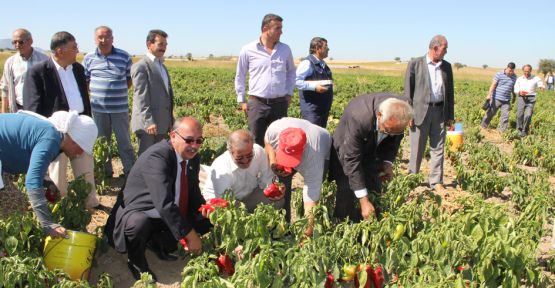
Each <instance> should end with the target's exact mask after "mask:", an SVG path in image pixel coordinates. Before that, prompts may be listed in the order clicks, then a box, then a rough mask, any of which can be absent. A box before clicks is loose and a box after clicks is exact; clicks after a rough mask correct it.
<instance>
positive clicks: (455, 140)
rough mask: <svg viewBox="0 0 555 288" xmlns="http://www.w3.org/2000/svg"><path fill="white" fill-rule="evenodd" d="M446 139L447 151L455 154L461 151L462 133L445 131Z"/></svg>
mask: <svg viewBox="0 0 555 288" xmlns="http://www.w3.org/2000/svg"><path fill="white" fill-rule="evenodd" d="M447 139H448V142H449V143H450V144H449V150H451V151H452V152H456V151H459V150H461V148H462V144H463V132H462V131H447Z"/></svg>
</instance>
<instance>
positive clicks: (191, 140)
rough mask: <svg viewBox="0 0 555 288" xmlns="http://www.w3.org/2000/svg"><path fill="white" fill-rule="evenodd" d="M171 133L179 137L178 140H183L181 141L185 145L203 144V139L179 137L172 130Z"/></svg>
mask: <svg viewBox="0 0 555 288" xmlns="http://www.w3.org/2000/svg"><path fill="white" fill-rule="evenodd" d="M173 132H175V134H177V136H179V138H181V139H183V141H185V143H187V144H192V143H193V142H194V143H197V144H198V145H201V144H202V142H204V138H202V137H200V138H197V139H195V138H193V137H187V138H185V137H183V136H181V134H179V133H178V132H177V130H173Z"/></svg>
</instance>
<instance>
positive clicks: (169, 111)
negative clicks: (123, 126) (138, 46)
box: [131, 30, 173, 155]
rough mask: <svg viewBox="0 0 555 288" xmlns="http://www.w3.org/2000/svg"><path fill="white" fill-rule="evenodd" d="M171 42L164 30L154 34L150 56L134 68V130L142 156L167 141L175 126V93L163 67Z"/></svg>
mask: <svg viewBox="0 0 555 288" xmlns="http://www.w3.org/2000/svg"><path fill="white" fill-rule="evenodd" d="M167 38H168V34H167V33H166V32H164V31H162V30H150V31H149V32H148V35H147V37H146V47H147V53H146V55H145V56H144V57H143V58H142V59H141V60H139V62H137V63H136V64H133V66H132V67H131V78H132V79H133V86H134V87H135V90H134V94H133V115H132V118H131V129H132V130H133V132H135V135H136V136H137V140H138V142H139V152H138V155H141V154H142V153H143V152H144V151H145V150H146V149H147V148H148V147H150V146H152V145H153V144H154V143H157V142H159V141H160V140H162V139H164V137H165V136H166V134H167V133H168V132H169V131H170V129H171V127H172V125H173V90H172V85H171V81H170V75H169V73H168V70H167V69H166V66H164V64H163V63H164V53H166V47H167V45H168V42H167V40H166V39H167Z"/></svg>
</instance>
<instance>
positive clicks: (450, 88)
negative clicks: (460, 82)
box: [445, 64, 455, 121]
mask: <svg viewBox="0 0 555 288" xmlns="http://www.w3.org/2000/svg"><path fill="white" fill-rule="evenodd" d="M446 70H447V71H446V72H447V87H445V94H446V96H447V103H449V105H447V119H445V120H452V121H454V120H455V88H454V86H455V85H454V83H453V68H452V67H451V64H449V65H447V69H446Z"/></svg>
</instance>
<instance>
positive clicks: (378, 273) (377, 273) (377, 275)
mask: <svg viewBox="0 0 555 288" xmlns="http://www.w3.org/2000/svg"><path fill="white" fill-rule="evenodd" d="M371 275H372V276H373V277H372V280H373V281H374V287H375V288H382V287H383V286H384V284H385V279H384V277H383V269H382V267H381V266H377V267H376V269H374V273H372V274H371Z"/></svg>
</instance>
